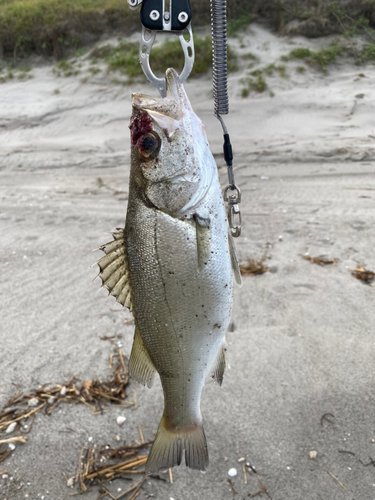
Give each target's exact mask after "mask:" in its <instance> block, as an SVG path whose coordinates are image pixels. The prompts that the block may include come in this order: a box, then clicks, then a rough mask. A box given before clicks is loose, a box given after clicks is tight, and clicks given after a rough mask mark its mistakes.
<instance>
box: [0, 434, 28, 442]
mask: <svg viewBox="0 0 375 500" xmlns="http://www.w3.org/2000/svg"><path fill="white" fill-rule="evenodd" d="M10 443H22V444H26V438H25V437H23V436H17V437H12V438H7V439H0V444H10Z"/></svg>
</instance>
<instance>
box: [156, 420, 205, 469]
mask: <svg viewBox="0 0 375 500" xmlns="http://www.w3.org/2000/svg"><path fill="white" fill-rule="evenodd" d="M166 424H167V422H166V417H165V416H164V415H163V417H162V419H161V421H160V424H159V428H158V432H157V434H156V438H155V442H154V444H153V445H152V448H151V451H150V454H149V456H148V460H147V463H146V473H151V472H157V471H158V470H160V469H169V468H170V467H174V466H175V465H180V463H181V460H182V453H183V450H184V449H185V462H186V465H187V466H188V467H191V468H192V469H198V470H206V467H207V465H208V450H207V442H206V436H205V434H204V430H203V426H202V424H197V425H196V426H195V427H188V428H183V427H182V428H172V427H171V426H170V425H166Z"/></svg>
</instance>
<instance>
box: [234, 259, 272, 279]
mask: <svg viewBox="0 0 375 500" xmlns="http://www.w3.org/2000/svg"><path fill="white" fill-rule="evenodd" d="M269 270H270V269H269V268H268V267H267V266H266V265H264V264H263V261H261V260H260V261H257V260H253V259H248V261H247V263H246V264H240V271H241V274H242V276H255V275H257V274H264V273H266V272H267V271H269Z"/></svg>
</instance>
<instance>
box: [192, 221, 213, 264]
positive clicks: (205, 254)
mask: <svg viewBox="0 0 375 500" xmlns="http://www.w3.org/2000/svg"><path fill="white" fill-rule="evenodd" d="M194 219H195V227H196V238H197V253H198V271H202V269H203V268H204V266H205V265H207V263H208V261H209V260H210V258H211V229H210V224H211V219H210V217H209V215H208V214H207V215H206V214H197V213H195V214H194Z"/></svg>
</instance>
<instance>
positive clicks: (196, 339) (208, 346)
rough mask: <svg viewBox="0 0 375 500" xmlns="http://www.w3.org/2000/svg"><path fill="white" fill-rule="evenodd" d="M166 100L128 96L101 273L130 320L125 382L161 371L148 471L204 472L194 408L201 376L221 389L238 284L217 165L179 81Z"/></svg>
mask: <svg viewBox="0 0 375 500" xmlns="http://www.w3.org/2000/svg"><path fill="white" fill-rule="evenodd" d="M166 79H167V96H166V97H165V98H163V99H162V98H158V99H154V98H152V97H148V96H145V95H142V94H133V114H132V118H131V123H130V126H129V128H130V130H131V144H132V149H131V171H130V187H129V202H128V211H127V216H126V225H125V229H124V230H119V231H118V232H117V233H113V236H114V241H112V242H110V243H107V244H106V245H103V246H102V247H101V249H102V250H103V251H104V252H105V254H106V255H105V256H104V257H103V258H102V259H100V260H99V262H98V264H99V267H100V274H99V276H100V277H101V279H102V282H103V286H105V287H106V288H107V289H108V290H109V292H110V294H111V295H113V296H115V297H116V300H117V301H118V302H120V303H121V304H123V305H124V306H126V307H128V308H129V309H130V310H131V311H132V312H133V314H134V317H135V325H136V326H135V335H134V343H133V348H132V351H131V356H130V360H129V372H130V375H131V376H132V377H133V378H134V379H135V380H137V381H138V382H140V383H142V384H147V385H149V386H151V383H152V380H153V378H154V376H155V373H156V372H157V373H158V374H159V376H160V379H161V383H162V387H163V392H164V413H163V416H162V419H161V421H160V424H159V428H158V431H157V434H156V438H155V442H154V444H153V446H152V448H151V451H150V454H149V457H148V460H147V464H146V471H147V472H155V471H157V470H159V469H161V468H169V467H173V466H174V465H180V463H181V460H182V455H183V450H185V462H186V465H187V466H189V467H191V468H194V469H200V470H205V469H206V467H207V465H208V451H207V443H206V438H205V434H204V430H203V426H202V415H201V410H200V399H201V392H202V388H203V386H204V383H205V380H206V378H207V377H209V376H211V377H213V378H215V379H216V381H217V382H218V383H219V384H220V385H221V383H222V380H223V373H224V368H225V333H226V330H227V328H228V325H229V321H230V314H231V309H232V300H233V274H234V276H235V278H236V281H237V282H238V283H239V284H240V282H241V276H240V272H239V267H238V261H237V258H236V254H235V250H234V246H233V241H232V238H231V235H230V233H229V232H228V222H227V218H226V213H225V206H224V201H223V198H222V195H221V189H220V184H219V178H218V172H217V167H216V164H215V160H214V158H213V156H212V154H211V152H210V149H209V145H208V141H207V137H206V133H205V130H204V126H203V124H202V122H201V120H200V119H199V118H198V117H197V116H196V114H195V113H194V111H193V109H192V107H191V104H190V102H189V99H188V97H187V95H186V93H185V90H184V88H183V86H182V85H181V84H180V83H179V80H178V75H177V73H176V72H175V71H174V70H173V69H169V70H168V71H167V73H166Z"/></svg>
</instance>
